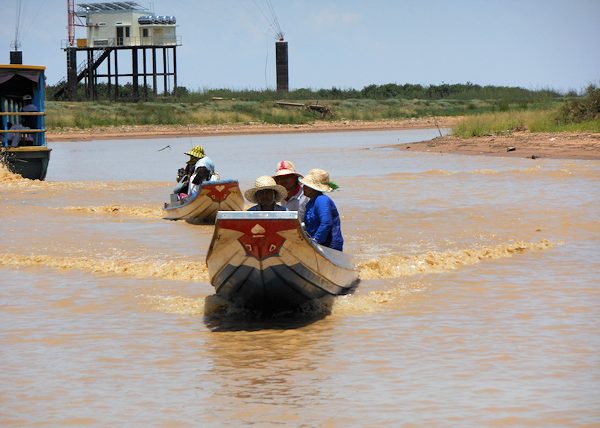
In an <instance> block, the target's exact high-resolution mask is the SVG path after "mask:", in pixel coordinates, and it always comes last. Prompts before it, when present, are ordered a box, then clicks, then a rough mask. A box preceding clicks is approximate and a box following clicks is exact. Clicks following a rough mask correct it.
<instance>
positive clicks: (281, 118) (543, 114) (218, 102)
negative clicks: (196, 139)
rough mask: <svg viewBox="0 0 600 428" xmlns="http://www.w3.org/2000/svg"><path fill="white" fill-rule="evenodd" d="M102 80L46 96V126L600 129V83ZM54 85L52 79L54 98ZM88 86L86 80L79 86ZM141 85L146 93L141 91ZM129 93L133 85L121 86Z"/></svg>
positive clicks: (480, 131)
mask: <svg viewBox="0 0 600 428" xmlns="http://www.w3.org/2000/svg"><path fill="white" fill-rule="evenodd" d="M106 89H107V88H106V87H105V86H103V85H100V86H99V89H98V98H99V101H95V102H87V101H86V102H67V101H47V104H46V113H47V116H46V127H47V128H48V129H50V130H52V129H57V128H65V127H68V128H73V127H76V128H93V127H98V126H112V125H114V126H118V125H181V126H186V125H217V124H249V123H269V124H305V123H311V122H314V121H315V120H329V121H338V120H364V121H371V120H386V119H405V118H412V117H426V116H465V119H464V120H463V121H462V122H461V123H460V124H459V125H458V126H457V127H456V129H454V133H455V134H457V135H461V136H476V135H488V134H503V133H508V132H513V131H515V130H525V129H527V130H530V131H567V130H568V131H590V132H598V131H599V127H600V125H599V123H598V122H599V116H598V103H599V100H600V95H599V91H600V90H599V89H596V88H594V87H590V88H588V90H587V92H586V94H585V95H584V96H581V97H580V96H578V95H577V94H574V93H570V94H568V95H566V96H563V95H561V94H559V93H557V92H555V91H552V90H547V89H544V90H537V91H532V90H527V89H523V88H515V87H498V86H484V87H482V86H479V85H474V84H471V83H467V84H459V85H449V84H443V85H438V86H421V85H410V84H406V85H397V84H387V85H369V86H366V87H365V88H363V89H362V90H355V89H348V90H342V89H337V88H331V89H320V90H311V89H297V90H294V91H290V92H289V93H278V92H276V91H271V90H265V91H257V90H243V91H233V90H228V89H210V90H203V91H200V92H191V91H188V90H187V89H186V88H178V90H177V94H176V95H175V96H171V97H152V96H151V97H149V98H148V100H146V101H139V102H132V101H126V100H125V98H123V100H119V101H118V102H115V101H111V100H108V99H107V97H106V94H107V91H106ZM55 90H56V88H55V87H51V86H50V87H48V91H47V95H48V98H51V96H52V94H53V93H54V92H55ZM80 90H81V91H83V87H81V88H80ZM141 92H142V91H141V89H140V93H141ZM119 93H120V94H121V95H122V96H125V97H126V96H130V95H131V94H132V88H131V85H123V86H121V87H119ZM276 101H286V102H294V103H299V104H304V105H326V106H327V107H329V109H330V110H331V112H332V114H327V115H323V114H321V113H319V112H317V111H314V110H311V109H307V108H298V107H290V106H282V105H278V104H277V103H276Z"/></svg>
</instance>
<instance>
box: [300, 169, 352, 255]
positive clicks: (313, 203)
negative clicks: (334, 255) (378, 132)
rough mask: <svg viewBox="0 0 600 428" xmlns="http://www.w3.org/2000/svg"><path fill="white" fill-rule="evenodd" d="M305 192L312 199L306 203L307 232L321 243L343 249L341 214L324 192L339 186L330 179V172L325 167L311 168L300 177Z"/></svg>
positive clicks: (305, 223)
mask: <svg viewBox="0 0 600 428" xmlns="http://www.w3.org/2000/svg"><path fill="white" fill-rule="evenodd" d="M300 183H302V184H303V185H304V194H305V195H306V197H307V198H309V199H310V200H309V201H308V204H306V212H305V214H304V225H305V228H306V232H307V233H308V234H309V235H310V236H311V237H312V238H313V239H314V240H315V241H317V242H318V243H319V244H321V245H323V246H325V247H329V248H333V249H334V250H339V251H343V247H344V238H343V237H342V228H341V222H340V214H339V212H338V210H337V207H336V206H335V203H334V202H333V200H332V199H331V198H330V197H329V196H327V195H325V194H324V193H329V192H333V191H334V190H337V189H338V186H337V185H336V184H335V183H333V182H332V181H330V180H329V173H328V172H327V171H325V170H323V169H318V168H315V169H311V170H310V171H309V172H308V174H306V175H305V176H304V177H303V178H300Z"/></svg>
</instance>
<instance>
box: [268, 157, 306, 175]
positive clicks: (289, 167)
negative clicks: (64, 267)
mask: <svg viewBox="0 0 600 428" xmlns="http://www.w3.org/2000/svg"><path fill="white" fill-rule="evenodd" d="M291 174H294V175H296V176H298V177H302V174H299V173H297V172H296V167H295V166H294V164H293V163H292V162H291V161H288V160H282V161H281V162H279V163H278V164H277V167H276V168H275V175H274V176H273V177H279V176H281V175H291Z"/></svg>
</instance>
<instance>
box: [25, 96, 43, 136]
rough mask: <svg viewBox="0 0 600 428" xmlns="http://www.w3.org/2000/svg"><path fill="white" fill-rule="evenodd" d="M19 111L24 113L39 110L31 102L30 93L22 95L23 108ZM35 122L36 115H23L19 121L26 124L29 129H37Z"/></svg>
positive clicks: (36, 120)
mask: <svg viewBox="0 0 600 428" xmlns="http://www.w3.org/2000/svg"><path fill="white" fill-rule="evenodd" d="M21 111H22V112H24V113H32V112H38V111H39V110H38V108H37V107H36V106H35V105H34V104H33V103H32V100H31V95H25V96H24V97H23V108H22V109H21ZM37 122H38V119H37V116H23V117H22V118H21V123H22V124H23V125H24V126H27V127H28V128H31V129H38V125H37Z"/></svg>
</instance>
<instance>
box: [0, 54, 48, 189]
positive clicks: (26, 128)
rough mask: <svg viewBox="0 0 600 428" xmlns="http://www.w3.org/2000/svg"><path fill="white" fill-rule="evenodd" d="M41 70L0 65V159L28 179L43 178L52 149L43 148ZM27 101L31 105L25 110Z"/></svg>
mask: <svg viewBox="0 0 600 428" xmlns="http://www.w3.org/2000/svg"><path fill="white" fill-rule="evenodd" d="M45 69H46V67H43V66H37V65H22V64H8V65H6V64H1V65H0V120H1V126H0V146H1V147H2V148H1V149H0V158H1V160H2V161H3V162H4V163H5V164H6V165H7V166H8V169H10V170H11V171H12V172H14V173H16V174H20V175H22V176H23V177H25V178H29V179H32V180H44V179H45V178H46V172H47V171H48V162H49V161H50V151H51V150H52V149H49V148H48V147H47V146H46V129H45V119H44V114H45V113H44V99H45V95H44V91H45V76H44V70H45ZM28 99H31V105H30V106H27V107H26V101H25V100H28ZM23 110H25V111H23ZM9 124H12V127H11V126H10V125H9ZM15 135H17V136H18V138H13V137H14V136H15ZM17 140H18V141H17Z"/></svg>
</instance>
